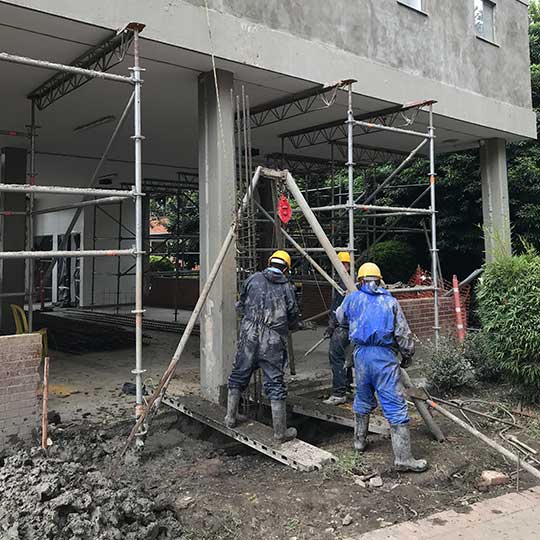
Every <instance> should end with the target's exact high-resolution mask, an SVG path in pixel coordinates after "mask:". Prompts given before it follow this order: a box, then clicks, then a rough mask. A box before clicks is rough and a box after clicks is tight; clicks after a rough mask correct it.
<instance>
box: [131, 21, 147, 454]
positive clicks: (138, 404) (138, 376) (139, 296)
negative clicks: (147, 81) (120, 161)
mask: <svg viewBox="0 0 540 540" xmlns="http://www.w3.org/2000/svg"><path fill="white" fill-rule="evenodd" d="M133 60H134V62H133V64H134V65H133V67H132V68H131V71H132V77H133V85H134V89H133V95H134V101H133V123H134V135H133V137H132V138H133V144H134V153H135V156H134V157H135V171H134V172H135V252H136V255H135V256H136V261H135V309H134V310H133V311H132V313H134V314H135V369H134V370H133V371H132V373H133V374H134V375H135V418H139V417H140V416H141V414H142V413H143V410H144V405H143V380H142V376H143V373H144V372H145V370H144V369H143V366H142V344H143V343H142V324H143V313H144V310H143V256H144V253H143V222H142V221H143V208H142V142H143V139H144V138H143V136H142V132H141V130H142V127H141V86H142V80H141V71H142V69H141V67H140V56H139V29H138V28H135V29H134V32H133ZM138 435H139V434H138ZM138 441H140V442H139V443H138V444H142V441H141V440H140V437H139V438H138Z"/></svg>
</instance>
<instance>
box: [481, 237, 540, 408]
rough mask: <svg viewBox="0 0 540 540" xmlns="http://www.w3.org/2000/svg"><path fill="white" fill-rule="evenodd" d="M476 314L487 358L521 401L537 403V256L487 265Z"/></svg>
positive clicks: (539, 340)
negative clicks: (508, 380)
mask: <svg viewBox="0 0 540 540" xmlns="http://www.w3.org/2000/svg"><path fill="white" fill-rule="evenodd" d="M478 313H479V316H480V321H481V323H482V327H483V330H484V332H485V333H486V335H487V336H488V339H487V347H488V350H489V353H490V354H491V355H492V356H493V361H494V362H496V364H497V365H498V366H500V367H501V370H502V372H503V374H505V375H506V376H508V377H509V378H510V380H511V381H512V382H513V383H514V384H515V385H516V386H517V388H518V389H519V390H520V392H521V394H522V396H523V397H525V398H526V399H529V400H531V401H539V400H540V256H539V255H538V253H537V252H536V251H535V250H534V249H533V248H531V247H528V248H526V252H525V253H524V254H523V255H519V256H516V257H506V258H500V259H497V260H495V261H494V262H491V263H489V264H487V265H486V267H485V271H484V275H483V279H482V281H481V283H480V285H479V288H478Z"/></svg>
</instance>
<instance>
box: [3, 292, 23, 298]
mask: <svg viewBox="0 0 540 540" xmlns="http://www.w3.org/2000/svg"><path fill="white" fill-rule="evenodd" d="M25 293H26V291H22V292H5V293H0V298H14V297H15V296H24V295H25Z"/></svg>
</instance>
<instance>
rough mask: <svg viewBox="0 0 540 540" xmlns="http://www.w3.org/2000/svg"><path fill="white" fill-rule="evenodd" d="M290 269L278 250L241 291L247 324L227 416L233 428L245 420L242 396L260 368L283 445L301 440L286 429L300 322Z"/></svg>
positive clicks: (276, 433)
mask: <svg viewBox="0 0 540 540" xmlns="http://www.w3.org/2000/svg"><path fill="white" fill-rule="evenodd" d="M290 268H291V257H290V255H289V254H288V253H287V252H286V251H282V250H278V251H276V252H275V253H273V254H272V256H271V257H270V258H269V259H268V268H266V269H265V270H264V271H262V272H257V273H255V274H253V275H252V276H250V277H249V278H248V279H247V280H246V281H245V283H244V285H243V287H242V292H241V294H240V301H239V302H238V304H237V309H238V310H239V312H240V313H241V314H242V322H241V325H240V335H239V338H238V350H237V353H236V359H235V362H234V366H233V370H232V373H231V375H230V377H229V395H228V401H227V416H225V424H226V425H227V426H228V427H235V426H236V425H237V423H238V422H239V421H241V419H240V418H239V416H238V405H239V403H240V395H241V393H242V392H243V391H245V390H246V388H247V387H248V384H249V381H250V378H251V375H252V373H253V372H254V371H255V370H256V369H257V368H261V369H262V372H263V386H264V391H265V393H266V396H267V397H268V399H269V400H270V405H271V408H272V421H273V425H274V438H275V439H276V440H277V441H280V442H284V441H289V440H291V439H294V438H295V437H296V429H294V428H288V429H287V411H286V407H285V398H286V396H287V392H286V388H285V382H284V369H285V366H286V363H287V338H288V334H289V330H290V329H293V328H296V327H297V326H298V325H299V318H300V310H299V307H298V303H297V301H296V294H295V289H294V285H293V284H292V283H291V282H290V281H289V279H288V277H287V275H288V273H289V271H290Z"/></svg>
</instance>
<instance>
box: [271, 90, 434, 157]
mask: <svg viewBox="0 0 540 540" xmlns="http://www.w3.org/2000/svg"><path fill="white" fill-rule="evenodd" d="M433 103H435V102H434V101H433V100H425V101H415V102H412V103H407V104H405V105H395V106H393V107H387V108H385V109H381V110H378V111H373V112H368V113H364V114H360V115H357V116H355V117H354V120H355V121H357V122H364V121H369V122H370V123H371V124H379V125H381V126H385V127H395V126H396V124H397V123H398V121H399V120H400V119H401V120H403V121H404V124H405V125H406V126H409V125H411V124H413V123H414V120H415V116H416V114H418V112H419V111H420V110H421V109H422V108H423V107H427V106H429V105H431V104H433ZM407 111H414V113H415V114H414V116H413V118H406V117H404V116H403V115H404V113H405V112H407ZM355 128H356V134H368V133H375V132H377V131H378V130H377V129H373V128H371V127H368V126H362V125H359V124H356V126H355ZM280 137H281V138H282V139H287V140H288V141H289V142H290V143H291V144H292V146H293V147H294V148H295V149H300V148H307V147H309V146H316V145H318V144H324V143H331V142H336V141H342V140H345V139H347V123H346V121H345V120H344V119H339V120H334V121H332V122H327V123H325V124H317V125H315V126H311V127H307V128H303V129H298V130H295V131H288V132H286V133H282V134H281V135H280Z"/></svg>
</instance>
